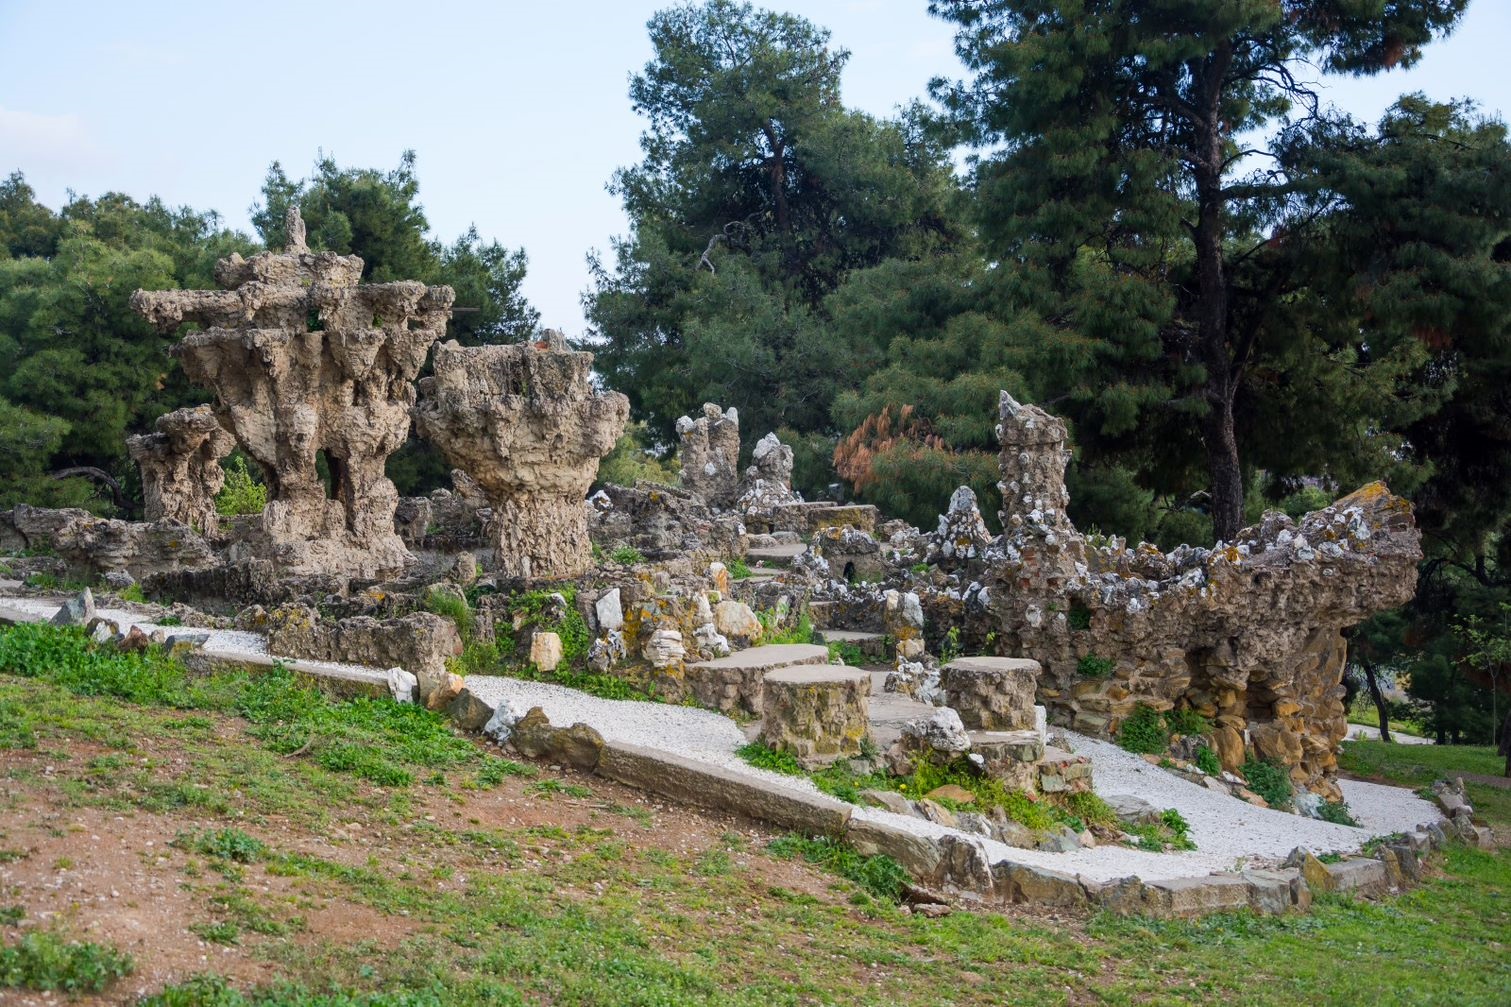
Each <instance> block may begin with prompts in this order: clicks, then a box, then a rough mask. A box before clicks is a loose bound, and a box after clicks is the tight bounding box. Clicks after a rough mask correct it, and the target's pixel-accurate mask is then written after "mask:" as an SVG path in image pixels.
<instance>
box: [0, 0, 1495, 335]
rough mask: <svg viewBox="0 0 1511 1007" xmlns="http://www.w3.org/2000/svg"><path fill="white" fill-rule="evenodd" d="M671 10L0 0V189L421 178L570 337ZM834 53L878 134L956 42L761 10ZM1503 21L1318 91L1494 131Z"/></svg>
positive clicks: (500, 0)
mask: <svg viewBox="0 0 1511 1007" xmlns="http://www.w3.org/2000/svg"><path fill="white" fill-rule="evenodd" d="M665 6H668V0H660V2H642V0H578V2H576V3H572V4H552V3H546V2H538V0H537V2H529V0H493V2H481V0H475V2H463V0H429V2H426V3H415V2H413V0H411V2H408V3H399V2H391V0H364V2H348V0H302V2H299V0H259V2H258V3H249V4H233V3H228V2H224V0H221V2H215V0H209V2H207V0H194V2H185V3H179V2H168V0H132V2H129V3H123V2H120V0H108V2H92V0H0V173H6V174H8V173H9V172H11V171H12V170H18V169H19V170H20V171H22V172H24V173H25V175H26V178H27V181H28V182H29V183H30V184H31V185H32V186H33V188H35V189H36V191H37V194H38V198H39V199H41V201H42V202H43V203H46V204H47V205H49V206H52V207H58V206H60V205H62V204H63V203H64V202H65V201H66V200H67V198H68V192H69V191H70V190H71V191H73V192H75V193H78V194H80V195H88V196H97V195H99V194H101V193H103V192H107V191H118V192H125V193H127V194H129V195H131V196H133V197H136V198H137V199H142V200H145V199H146V198H147V197H149V196H152V195H157V196H160V197H162V199H163V200H164V201H166V202H168V203H169V204H172V205H175V206H177V205H188V206H191V207H193V208H195V209H197V210H217V211H219V212H220V213H221V214H222V216H223V217H224V218H225V220H226V222H227V223H228V224H229V225H230V226H232V227H235V228H239V229H242V230H246V231H249V232H250V230H251V224H250V220H249V210H250V207H251V205H252V203H253V202H254V200H256V199H257V197H258V195H259V192H260V189H261V185H262V181H263V178H264V177H265V176H266V174H267V169H268V166H269V165H270V164H271V163H272V162H273V161H279V162H281V163H282V165H283V166H284V168H285V170H286V171H287V172H288V173H289V174H290V176H292V177H295V178H298V177H303V176H304V175H306V174H308V173H309V171H310V168H311V166H312V165H313V164H314V162H315V160H316V158H317V156H318V155H319V153H320V152H322V151H323V152H324V153H326V154H329V155H330V156H332V157H334V158H335V159H336V161H337V162H338V163H339V164H341V165H342V166H344V167H362V168H379V169H384V170H386V169H389V168H392V167H394V166H395V165H397V164H398V162H399V158H400V155H401V154H402V152H403V151H405V150H406V149H413V150H414V151H415V152H416V154H417V157H418V163H417V167H416V171H417V174H418V178H419V182H420V201H421V203H422V204H423V205H424V208H425V212H426V215H427V216H428V218H429V220H430V223H431V227H432V230H433V232H434V233H435V235H436V236H437V237H439V238H441V239H443V240H445V241H451V240H452V239H454V238H456V237H457V236H458V235H460V234H461V233H463V232H464V231H465V230H466V229H467V228H468V227H469V226H470V225H476V227H477V229H478V232H479V233H480V234H481V235H482V237H483V238H484V239H490V238H491V239H497V240H498V241H500V242H502V243H503V244H505V245H508V246H510V247H518V246H523V247H524V248H525V250H526V252H527V253H528V254H529V257H530V270H529V274H528V276H527V278H526V281H525V285H524V290H525V294H526V296H527V297H529V298H530V300H531V301H532V302H533V303H534V304H535V306H536V307H537V308H539V309H540V311H541V316H542V317H541V321H542V324H544V325H546V326H549V327H553V328H560V329H563V330H565V331H566V332H567V334H568V335H572V336H577V335H580V334H582V333H583V330H584V327H585V323H584V321H583V316H582V307H581V297H582V294H583V292H584V291H585V290H586V289H587V288H588V287H589V285H590V281H589V275H588V268H587V261H586V257H587V253H588V252H589V251H590V250H592V249H597V250H600V251H602V252H604V253H605V254H607V253H608V252H609V247H610V245H609V242H610V239H611V238H612V237H613V236H615V235H622V234H624V233H626V231H627V230H628V224H627V222H626V219H625V217H624V214H623V212H622V210H621V209H620V206H619V203H618V200H617V199H616V198H615V197H613V196H612V195H610V194H609V193H608V192H607V191H606V185H607V183H608V182H609V180H610V178H611V177H612V175H613V172H614V170H615V169H616V168H618V167H622V166H626V165H630V164H633V163H635V162H636V161H637V160H638V159H639V155H640V149H639V145H638V137H639V134H640V131H641V128H642V125H643V123H642V120H640V119H639V118H638V117H637V116H636V115H635V114H634V112H633V110H632V109H631V108H630V102H629V99H628V97H627V95H626V92H627V89H628V84H629V78H630V75H631V74H632V73H634V72H636V71H637V70H639V69H640V68H641V67H643V66H644V65H645V63H646V61H647V60H648V59H649V58H650V57H651V48H650V43H649V41H648V40H647V36H646V31H645V22H646V21H647V19H649V17H650V16H651V14H652V13H654V12H655V11H656V10H658V9H660V8H662V7H665ZM766 6H772V7H778V8H785V9H787V10H791V11H793V12H794V13H798V14H801V15H803V16H805V17H807V18H808V19H810V20H812V21H813V22H815V23H817V24H819V25H823V26H825V27H827V28H829V29H830V30H831V31H832V32H833V41H834V43H835V44H836V45H839V46H843V47H844V48H847V49H849V50H850V51H851V54H852V55H851V59H850V63H849V65H848V67H847V68H846V71H845V76H844V81H843V86H844V97H845V101H846V103H847V104H848V105H851V106H852V107H857V108H861V109H864V110H865V111H867V112H870V113H872V114H874V115H887V114H890V113H891V112H892V111H893V110H894V109H895V108H897V107H898V106H899V105H901V104H903V103H905V102H907V101H910V100H912V99H913V98H917V97H922V96H923V95H924V93H925V90H926V88H927V83H928V81H929V79H930V78H931V77H935V76H941V75H942V76H957V75H958V74H959V72H960V64H959V63H958V61H957V60H956V58H955V55H954V49H953V32H952V30H951V27H950V26H949V25H948V24H946V23H945V22H943V21H939V20H937V19H934V18H931V17H930V16H929V15H928V12H927V2H926V0H790V2H788V3H785V4H783V3H781V2H780V0H772V2H768V3H767V4H766ZM1508 39H1511V0H1471V3H1470V6H1469V11H1468V14H1467V16H1466V18H1465V20H1464V22H1463V24H1462V25H1461V27H1460V28H1459V30H1458V31H1457V32H1456V33H1455V34H1454V35H1453V36H1451V37H1450V38H1449V39H1447V40H1445V41H1441V42H1438V43H1437V44H1435V45H1434V46H1433V47H1431V48H1429V49H1428V51H1427V55H1426V57H1425V58H1424V59H1423V60H1422V62H1421V63H1419V64H1418V65H1417V66H1416V67H1413V68H1412V69H1411V70H1409V71H1404V72H1396V73H1392V74H1387V75H1384V76H1382V77H1379V78H1374V79H1368V80H1335V79H1329V80H1328V81H1327V83H1326V88H1325V95H1326V98H1327V100H1330V101H1332V102H1333V103H1334V104H1336V105H1337V106H1338V107H1339V108H1342V109H1344V110H1346V111H1348V112H1350V113H1352V114H1353V115H1354V116H1356V117H1357V118H1360V119H1364V120H1368V121H1373V120H1375V119H1377V118H1378V117H1379V115H1380V113H1381V112H1382V111H1384V109H1385V108H1387V107H1388V106H1389V105H1390V104H1391V102H1392V101H1394V100H1395V98H1396V96H1398V95H1399V94H1401V93H1402V92H1404V91H1414V90H1420V91H1424V92H1426V93H1427V94H1428V95H1429V96H1431V97H1434V98H1451V97H1452V98H1462V97H1468V98H1473V99H1475V100H1476V101H1477V102H1478V103H1479V105H1480V106H1481V108H1482V110H1483V111H1485V112H1488V113H1492V114H1499V115H1501V116H1502V117H1504V116H1505V115H1506V114H1507V113H1511V73H1508V72H1507V69H1506V55H1505V44H1506V41H1507V40H1508Z"/></svg>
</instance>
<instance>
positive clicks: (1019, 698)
mask: <svg viewBox="0 0 1511 1007" xmlns="http://www.w3.org/2000/svg"><path fill="white" fill-rule="evenodd" d="M1039 671H1040V668H1039V662H1037V661H1031V660H1027V659H1025V658H1018V657H962V658H957V659H956V660H954V661H951V662H950V663H948V664H946V665H945V666H944V667H943V668H942V669H941V670H940V673H939V685H940V687H941V688H942V689H943V690H944V704H945V705H946V706H949V707H952V708H953V709H954V710H955V712H957V713H958V714H960V720H961V722H962V723H964V724H965V726H966V727H970V728H976V729H979V730H984V731H1024V730H1031V729H1032V728H1033V726H1034V689H1035V687H1036V686H1037V685H1038V682H1039Z"/></svg>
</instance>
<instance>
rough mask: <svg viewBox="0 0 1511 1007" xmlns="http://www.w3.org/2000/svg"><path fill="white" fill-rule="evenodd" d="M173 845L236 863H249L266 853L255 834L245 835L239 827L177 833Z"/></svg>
mask: <svg viewBox="0 0 1511 1007" xmlns="http://www.w3.org/2000/svg"><path fill="white" fill-rule="evenodd" d="M172 845H174V846H176V847H178V848H179V849H181V850H189V851H191V852H194V853H200V854H203V855H204V856H207V857H215V858H217V859H220V860H230V861H233V862H235V863H238V864H250V863H254V862H256V861H258V860H261V859H262V858H263V857H264V856H266V855H267V852H268V848H267V845H266V844H265V843H263V841H262V840H260V839H258V838H257V837H256V836H250V835H247V833H245V832H243V831H242V830H240V829H229V828H228V829H208V830H206V831H204V832H193V833H179V834H178V835H177V836H175V837H174V839H173V844H172Z"/></svg>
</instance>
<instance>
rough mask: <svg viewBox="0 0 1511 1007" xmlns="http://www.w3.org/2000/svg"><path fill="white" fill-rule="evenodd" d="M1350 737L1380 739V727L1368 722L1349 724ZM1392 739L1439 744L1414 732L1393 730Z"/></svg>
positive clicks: (1400, 743)
mask: <svg viewBox="0 0 1511 1007" xmlns="http://www.w3.org/2000/svg"><path fill="white" fill-rule="evenodd" d="M1348 737H1349V740H1353V739H1355V738H1363V739H1365V740H1366V741H1379V740H1380V729H1379V728H1378V727H1370V726H1369V725H1368V724H1349V725H1348ZM1390 740H1391V741H1393V742H1395V743H1396V744H1398V745H1435V744H1437V742H1436V741H1434V740H1432V739H1431V738H1419V737H1417V736H1416V735H1414V734H1402V733H1401V732H1400V731H1391V732H1390Z"/></svg>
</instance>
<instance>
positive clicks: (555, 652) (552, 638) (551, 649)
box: [530, 629, 562, 671]
mask: <svg viewBox="0 0 1511 1007" xmlns="http://www.w3.org/2000/svg"><path fill="white" fill-rule="evenodd" d="M561 658H562V653H561V637H560V636H559V635H558V634H556V633H553V632H551V631H550V630H548V629H537V630H536V631H535V632H533V633H531V634H530V663H531V664H533V665H535V667H537V668H539V669H540V670H541V671H555V670H556V669H557V667H558V666H559V665H560V664H561Z"/></svg>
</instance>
